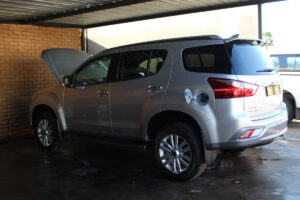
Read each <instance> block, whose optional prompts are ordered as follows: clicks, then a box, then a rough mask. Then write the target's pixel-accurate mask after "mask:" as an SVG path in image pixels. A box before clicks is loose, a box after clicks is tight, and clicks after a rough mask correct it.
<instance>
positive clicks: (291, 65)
mask: <svg viewBox="0 0 300 200" xmlns="http://www.w3.org/2000/svg"><path fill="white" fill-rule="evenodd" d="M295 61H296V56H287V58H286V62H287V68H285V70H289V71H293V70H294V69H295Z"/></svg>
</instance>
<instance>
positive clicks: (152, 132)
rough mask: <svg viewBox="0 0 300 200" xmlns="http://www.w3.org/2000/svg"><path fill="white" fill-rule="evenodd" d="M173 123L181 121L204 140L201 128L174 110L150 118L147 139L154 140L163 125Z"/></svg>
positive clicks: (194, 121)
mask: <svg viewBox="0 0 300 200" xmlns="http://www.w3.org/2000/svg"><path fill="white" fill-rule="evenodd" d="M175 121H182V122H186V123H188V124H190V125H192V127H193V128H194V129H195V130H196V131H197V132H199V136H200V137H201V139H204V138H203V136H202V130H201V127H200V125H199V124H198V123H197V121H196V120H195V119H194V118H193V117H192V116H190V115H189V114H187V113H184V112H181V111H175V110H167V111H162V112H159V113H156V114H155V115H154V116H152V117H151V119H150V120H149V122H148V125H147V138H148V139H149V140H152V139H154V137H155V136H156V134H157V132H158V131H159V129H160V128H162V127H163V126H164V125H165V124H168V123H171V122H175ZM203 142H204V141H203Z"/></svg>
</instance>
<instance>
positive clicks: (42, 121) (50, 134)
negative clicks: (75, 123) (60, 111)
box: [34, 112, 60, 152]
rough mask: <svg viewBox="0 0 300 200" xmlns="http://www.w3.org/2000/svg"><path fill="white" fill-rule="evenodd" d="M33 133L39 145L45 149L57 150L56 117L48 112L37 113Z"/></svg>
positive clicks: (58, 142) (58, 145) (58, 143)
mask: <svg viewBox="0 0 300 200" xmlns="http://www.w3.org/2000/svg"><path fill="white" fill-rule="evenodd" d="M34 135H35V137H36V140H37V141H38V143H39V144H40V147H41V148H42V149H43V150H46V151H52V152H54V151H57V150H58V149H59V147H60V140H59V137H58V127H57V121H56V117H55V116H54V115H53V114H52V113H50V112H41V113H40V114H38V116H37V118H36V121H35V124H34Z"/></svg>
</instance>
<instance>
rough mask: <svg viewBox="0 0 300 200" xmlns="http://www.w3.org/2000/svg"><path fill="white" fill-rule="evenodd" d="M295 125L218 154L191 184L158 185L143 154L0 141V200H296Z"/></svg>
mask: <svg viewBox="0 0 300 200" xmlns="http://www.w3.org/2000/svg"><path fill="white" fill-rule="evenodd" d="M299 188H300V123H299V122H293V123H291V124H290V126H289V130H288V132H287V134H285V136H284V137H281V138H279V139H277V140H276V141H275V142H273V143H272V144H269V145H266V146H263V147H257V148H253V149H247V150H246V151H244V152H243V153H242V154H240V155H238V156H232V155H227V154H220V155H219V156H218V159H217V162H216V164H215V165H213V166H211V167H210V168H209V169H207V170H206V172H205V173H204V175H203V176H202V177H200V178H198V179H196V180H194V181H192V182H187V183H176V182H171V181H168V180H165V179H164V178H163V177H161V176H160V174H159V173H158V172H157V170H156V168H155V167H154V161H153V159H152V156H151V154H150V153H149V152H144V151H141V150H139V149H125V148H116V147H111V148H108V147H105V146H103V145H102V146H100V145H91V144H86V143H85V144H83V143H79V142H75V141H66V142H64V147H63V149H62V151H61V152H60V153H56V154H47V153H45V152H41V151H39V149H38V148H37V145H36V144H35V143H33V142H32V139H22V140H14V141H10V142H7V143H3V144H0V199H3V200H8V199H28V200H29V199H30V200H34V199H43V200H47V199H55V200H58V199H66V200H67V199H70V200H76V199H127V200H130V199H222V200H223V199H255V200H256V199H273V200H274V199H300V189H299Z"/></svg>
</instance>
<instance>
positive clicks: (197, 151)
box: [154, 122, 206, 181]
mask: <svg viewBox="0 0 300 200" xmlns="http://www.w3.org/2000/svg"><path fill="white" fill-rule="evenodd" d="M154 154H155V160H156V163H157V165H158V167H159V168H160V169H161V171H162V172H163V173H164V174H165V175H167V176H168V177H169V178H171V179H175V180H178V181H186V180H192V179H194V178H196V177H198V176H199V175H201V174H202V173H203V172H204V170H205V168H206V164H205V163H204V157H203V147H202V140H201V137H199V136H197V133H196V131H194V129H193V128H192V127H191V126H189V125H188V124H185V123H182V122H175V123H172V124H170V125H168V126H166V127H164V128H163V129H162V130H161V131H160V132H159V133H158V134H157V136H156V137H155V142H154Z"/></svg>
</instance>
